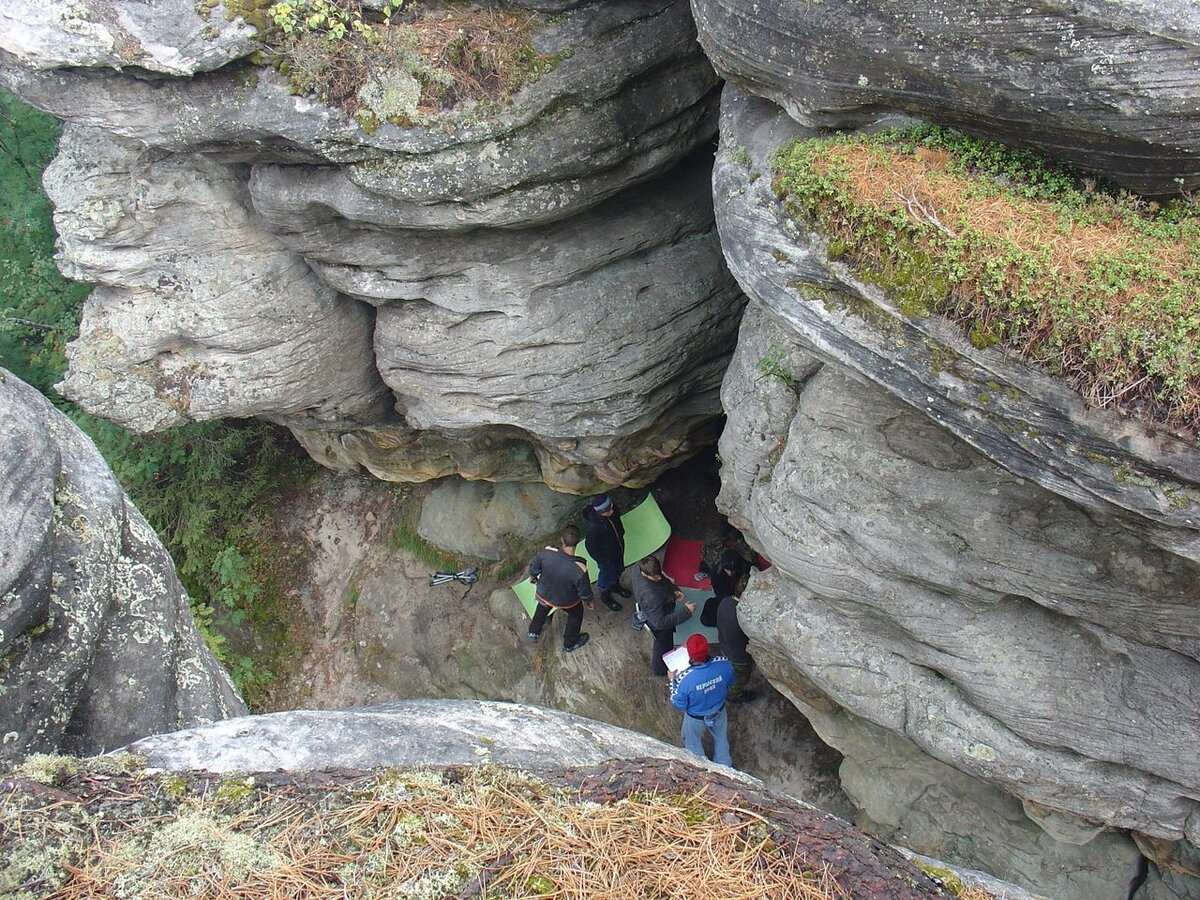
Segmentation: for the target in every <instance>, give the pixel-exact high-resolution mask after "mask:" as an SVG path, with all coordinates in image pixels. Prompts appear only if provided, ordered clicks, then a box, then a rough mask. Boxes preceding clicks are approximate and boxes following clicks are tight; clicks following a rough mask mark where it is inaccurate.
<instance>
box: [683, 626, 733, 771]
mask: <svg viewBox="0 0 1200 900" xmlns="http://www.w3.org/2000/svg"><path fill="white" fill-rule="evenodd" d="M684 646H685V647H687V654H688V662H690V663H691V665H690V666H688V667H687V668H686V669H684V670H683V672H682V673H681V674H680V675H679V676H678V677H676V678H673V679H672V681H671V705H672V706H674V707H675V708H676V709H680V710H683V732H682V735H683V746H684V747H686V748H687V749H688V750H690V751H691V752H692V753H695V754H696V755H697V756H704V755H705V754H704V744H703V739H704V732H705V729H707V730H708V731H711V732H712V736H713V762H716V763H720V764H721V765H723V766H732V765H733V760H732V759H731V758H730V756H729V719H728V716H727V715H726V713H725V697H726V696H727V695H728V694H729V688H730V687H731V686H732V685H733V681H734V673H733V664H732V663H731V662H730V661H729V660H727V659H725V658H724V657H721V656H711V655H710V654H709V650H708V638H706V637H705V636H704V635H702V634H693V635H692V636H691V637H689V638H688V639H687V642H686V643H685V644H684Z"/></svg>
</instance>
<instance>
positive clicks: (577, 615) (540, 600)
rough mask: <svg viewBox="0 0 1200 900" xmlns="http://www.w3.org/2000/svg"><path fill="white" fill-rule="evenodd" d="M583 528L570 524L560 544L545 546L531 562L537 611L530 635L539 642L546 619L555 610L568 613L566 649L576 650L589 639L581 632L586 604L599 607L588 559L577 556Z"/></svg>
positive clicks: (588, 606)
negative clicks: (594, 594)
mask: <svg viewBox="0 0 1200 900" xmlns="http://www.w3.org/2000/svg"><path fill="white" fill-rule="evenodd" d="M578 543H579V529H578V528H576V527H575V526H574V525H568V526H567V527H566V528H564V529H563V530H562V534H561V535H560V536H559V546H557V547H543V548H542V549H541V550H539V551H538V552H537V555H536V556H534V557H533V559H532V560H531V561H530V563H529V580H530V581H532V582H533V583H534V585H536V588H537V592H536V596H537V610H536V611H535V612H534V614H533V621H531V622H530V623H529V634H528V635H527V637H528V638H529V640H530V641H531V642H533V643H535V644H536V643H537V640H538V638H540V637H541V636H542V627H543V626H544V625H545V624H546V619H547V617H548V616H549V615H550V613H551V612H552V611H553V610H555V609H558V610H562V611H563V612H564V613H565V614H566V616H567V625H566V628H564V629H563V649H564V650H566V651H567V652H568V653H572V652H574V651H576V650H578V649H579V648H580V647H582V646H583V645H584V644H586V643H587V642H588V633H587V632H586V631H585V632H583V633H582V634H580V633H579V626H580V625H582V624H583V607H584V605H585V604H586V605H587V608H588V609H595V608H596V607H595V605H594V604H593V603H592V582H591V580H590V579H589V578H588V569H587V561H586V560H584V559H583V558H582V557H579V556H576V555H575V547H576V545H577V544H578Z"/></svg>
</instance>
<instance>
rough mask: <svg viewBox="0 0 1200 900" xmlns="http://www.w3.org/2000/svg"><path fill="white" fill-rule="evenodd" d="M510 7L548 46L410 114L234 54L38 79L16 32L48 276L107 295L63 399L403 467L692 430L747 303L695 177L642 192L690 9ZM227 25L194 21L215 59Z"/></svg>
mask: <svg viewBox="0 0 1200 900" xmlns="http://www.w3.org/2000/svg"><path fill="white" fill-rule="evenodd" d="M518 5H525V6H527V7H528V8H530V9H536V10H543V11H558V12H560V13H561V15H558V16H555V17H554V18H552V19H546V20H542V21H539V23H538V27H537V29H536V32H535V37H534V45H535V47H536V48H537V50H539V51H540V52H542V53H546V54H551V55H553V56H554V58H555V59H557V60H558V61H557V62H556V63H555V64H554V65H553V66H552V67H551V68H550V70H549V71H548V72H546V73H544V74H543V75H542V76H541V77H539V78H537V79H536V80H534V81H532V82H530V83H528V84H526V85H525V86H524V87H523V88H521V90H519V91H518V92H517V94H516V95H515V96H514V97H513V98H512V100H511V102H510V103H502V102H501V103H491V104H485V103H474V102H471V103H462V104H459V105H458V106H456V107H454V108H453V109H450V110H447V111H444V112H443V113H440V114H438V116H437V117H436V121H432V122H430V123H427V124H425V125H421V126H414V127H401V126H399V125H395V124H390V123H388V122H383V123H382V124H380V123H372V125H371V126H370V127H367V128H366V129H364V128H362V127H360V126H359V124H358V122H357V121H356V120H354V119H352V118H350V117H348V116H346V115H345V114H344V113H342V112H341V111H340V110H335V109H330V108H327V107H325V106H323V105H322V104H321V103H319V102H318V101H316V100H315V99H313V98H311V97H294V96H292V95H291V94H290V92H289V86H288V84H287V83H286V80H285V79H284V78H282V77H281V76H280V75H279V73H278V72H276V71H275V70H274V69H271V68H255V67H253V66H251V65H250V64H249V63H248V62H241V61H239V62H238V64H237V65H232V64H229V65H222V66H220V67H219V68H215V69H214V70H212V71H206V69H207V68H212V66H211V65H210V63H212V64H213V65H215V64H216V63H215V60H216V59H217V57H216V56H213V58H212V59H208V58H206V59H205V60H191V57H189V56H188V55H187V54H186V53H184V51H183V50H182V49H179V48H176V49H178V50H179V57H180V59H179V65H180V66H181V67H183V68H181V69H180V72H181V73H182V72H183V71H184V70H185V69H186V71H188V72H191V73H193V74H192V76H191V77H189V78H173V77H168V76H169V75H172V74H176V73H175V72H174V70H170V69H168V68H162V67H160V68H159V69H156V70H155V72H158V73H160V74H154V75H147V74H146V72H145V71H141V70H139V71H138V72H137V73H130V72H128V71H125V70H123V69H122V68H121V66H120V64H119V63H117V62H115V61H114V60H113V59H112V58H110V57H109V56H106V55H104V53H101V52H99V51H96V52H92V53H91V55H90V56H89V55H88V54H87V53H84V52H83V51H82V50H81V51H78V52H77V53H76V54H75V56H72V57H71V59H72V60H74V62H73V64H72V65H69V66H68V65H65V64H64V65H60V66H58V67H55V59H57V57H55V56H54V54H52V53H47V52H42V51H40V50H39V49H38V48H39V47H41V46H42V44H44V43H45V40H46V39H45V38H44V35H43V36H41V37H35V36H32V35H27V34H24V33H14V34H13V35H12V36H11V38H10V44H11V49H10V50H9V52H8V55H6V56H4V57H3V58H0V81H3V83H4V84H6V85H7V86H8V87H10V88H11V89H12V90H14V91H16V92H17V93H18V94H19V95H20V96H22V97H23V98H24V99H26V100H28V101H29V102H32V103H34V104H35V105H38V106H41V107H42V108H44V109H47V110H49V111H51V112H54V113H55V114H57V115H59V116H61V117H63V118H65V119H67V121H68V123H71V124H69V126H68V130H67V133H66V137H65V139H64V148H63V151H62V153H61V155H60V158H59V160H58V162H57V163H56V164H55V165H54V166H53V167H52V169H51V170H50V172H49V173H48V176H47V186H48V190H49V192H50V194H51V196H52V198H53V199H54V201H55V203H56V204H57V205H58V206H59V214H58V217H57V224H58V226H59V230H60V233H61V234H62V237H63V245H64V248H63V255H62V262H63V268H64V271H66V272H67V273H68V274H69V275H71V276H72V277H75V278H79V279H83V280H87V281H91V282H94V283H96V284H98V285H101V287H100V288H98V289H97V291H96V292H95V293H94V294H93V297H92V299H91V300H90V301H89V304H88V307H87V311H86V313H85V316H84V322H83V327H82V329H81V335H80V338H79V339H78V340H77V341H76V342H75V343H74V344H73V345H72V348H71V351H70V354H69V356H70V362H71V368H70V371H69V373H68V376H67V378H66V380H65V382H64V388H63V389H64V391H65V392H66V393H67V395H68V396H70V397H72V398H73V399H75V400H76V401H77V402H79V403H80V404H81V405H83V406H84V407H85V408H87V409H89V410H90V411H92V412H95V413H97V414H100V415H104V416H106V417H108V418H112V419H115V420H116V421H119V422H121V423H122V424H124V425H126V426H127V427H130V428H133V429H136V430H155V429H161V428H166V427H171V426H172V425H176V424H180V423H183V422H186V421H189V420H192V419H209V418H217V417H222V416H259V417H262V418H266V419H270V420H272V421H276V422H281V423H284V424H287V425H289V426H290V427H292V428H293V430H294V431H295V432H296V434H297V436H298V437H299V439H300V440H301V443H302V444H304V446H305V447H306V448H309V449H310V452H311V453H312V454H313V456H314V457H315V458H317V459H318V460H319V461H321V462H322V463H324V464H326V465H331V466H333V467H336V468H339V469H345V470H350V469H357V468H360V467H363V468H366V469H367V470H369V471H370V472H372V473H373V474H375V475H376V476H378V477H381V478H386V479H390V480H400V481H413V480H423V479H428V478H436V477H442V476H444V475H450V474H461V475H463V476H465V477H467V478H486V479H494V480H510V481H545V482H546V483H547V484H549V485H550V486H551V487H553V488H555V489H558V490H564V491H573V492H585V491H588V490H592V489H595V488H597V487H600V486H602V485H604V484H608V483H620V482H627V483H630V484H646V483H648V482H649V481H650V480H652V479H653V478H654V477H655V476H656V475H657V474H658V473H659V472H661V471H662V470H663V469H664V468H665V467H667V466H668V465H670V464H671V463H672V461H675V460H678V459H679V458H681V457H683V456H686V455H687V454H689V453H692V452H694V451H695V450H696V449H697V448H698V447H699V446H702V445H704V444H705V443H707V442H709V441H711V440H712V439H713V438H714V437H715V429H716V427H717V425H716V423H717V419H718V417H719V415H720V409H719V403H718V386H719V380H720V375H721V373H722V372H723V369H724V366H725V364H726V363H727V361H728V357H729V354H730V352H731V350H732V344H733V341H734V335H735V328H736V317H737V314H738V312H739V311H740V307H741V304H742V302H743V300H742V298H741V296H740V292H739V291H738V290H737V288H736V285H735V284H734V282H733V281H732V278H731V277H730V276H729V274H728V271H727V270H726V269H725V267H724V262H723V260H722V258H721V255H720V251H719V246H718V243H717V236H716V232H715V229H714V227H713V223H712V212H711V208H710V206H709V204H708V202H707V199H706V197H705V189H704V187H703V185H704V184H705V181H706V174H705V171H704V169H705V163H704V162H702V161H697V160H693V161H692V162H689V163H688V164H687V165H686V166H685V167H684V168H683V169H682V170H681V171H679V172H678V173H675V174H671V175H669V176H666V180H664V181H662V182H661V183H659V182H658V181H656V179H660V178H662V177H664V173H668V172H669V171H670V170H671V169H672V167H675V166H676V165H677V164H678V163H679V162H680V160H682V159H684V158H685V157H687V156H688V155H689V154H692V153H693V151H695V150H696V149H697V148H698V147H700V146H701V145H703V144H705V143H706V142H707V141H708V140H709V139H710V138H711V136H712V134H713V131H714V129H715V125H716V122H715V114H716V101H717V93H716V86H717V80H716V76H715V74H714V73H713V71H712V68H711V66H709V64H708V62H707V61H706V60H705V59H704V57H703V54H702V53H701V52H700V50H699V48H698V46H697V45H696V41H695V29H694V26H693V24H692V21H691V14H690V10H689V8H688V5H687V3H686V2H682V0H654V2H651V3H645V2H641V0H638V2H634V0H618V2H604V3H599V2H591V3H567V4H563V3H549V4H547V3H529V4H518ZM131 15H132V14H131ZM180 15H181V16H184V14H183V13H182V12H181V13H180ZM212 16H213V18H214V19H222V21H225V20H224V19H223V11H222V10H220V9H217V10H214V11H213V13H212ZM99 17H100V13H98V12H97V13H96V14H95V16H94V17H93V18H97V21H98V20H99ZM184 18H187V17H186V16H184ZM105 21H107V19H106V20H105ZM189 21H190V20H189ZM45 27H46V28H51V27H55V25H54V20H53V18H50V19H47V20H46V22H45ZM58 27H61V28H62V29H64V34H66V33H67V30H66V29H67V25H63V24H62V23H59V26H58ZM179 27H180V29H181V31H180V35H181V39H183V38H186V36H187V34H191V31H188V30H187V28H185V27H184V25H180V26H179ZM188 27H189V28H190V25H189V26H188ZM226 31H228V37H225V35H226ZM243 32H244V29H239V28H238V27H236V26H229V27H228V29H226V27H225V25H221V26H214V28H213V30H212V31H211V32H205V33H206V34H212V36H213V38H214V40H215V41H217V44H218V45H219V47H220V48H221V52H222V53H224V58H226V59H228V60H233V59H234V58H235V57H238V58H240V57H242V56H245V55H247V54H248V53H249V51H250V49H252V44H250V43H246V45H245V46H244V47H243V45H242V43H239V41H240V40H241V37H240V36H242V35H243ZM235 38H237V40H235ZM218 39H219V40H218ZM96 40H99V39H98V38H97V39H96ZM147 40H149V38H147ZM39 41H41V43H38V42H39ZM65 41H66V38H65V37H64V42H65ZM65 46H66V44H65V43H64V47H65ZM187 46H188V47H190V46H191V45H190V44H188V45H187ZM243 51H244V52H243ZM89 52H90V51H89ZM156 52H158V54H159V56H160V57H162V58H166V57H168V56H170V53H169V52H168V48H157V50H156ZM65 53H66V51H65V50H64V54H65ZM214 53H216V50H214ZM64 54H60V55H64ZM187 60H191V61H187ZM381 118H382V117H381ZM375 124H378V127H377V128H376V127H374V125H375ZM82 126H86V127H82ZM606 201H607V202H606ZM552 223H554V224H552ZM560 230H561V232H562V234H561V238H560V235H559V233H558V232H559V231H560ZM280 239H282V240H283V242H284V243H283V244H281V243H280ZM289 248H290V252H289ZM358 300H365V301H367V302H369V303H372V304H376V305H378V306H379V307H380V308H379V309H378V310H377V311H375V310H372V309H370V308H369V307H367V306H365V305H364V304H362V303H359V302H358ZM389 388H390V391H389Z"/></svg>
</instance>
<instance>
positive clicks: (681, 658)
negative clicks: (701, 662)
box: [663, 647, 692, 672]
mask: <svg viewBox="0 0 1200 900" xmlns="http://www.w3.org/2000/svg"><path fill="white" fill-rule="evenodd" d="M663 662H664V663H666V666H667V669H668V670H669V671H671V672H682V671H683V670H684V669H686V668H687V667H688V666H690V665H691V664H692V663H691V660H689V659H688V652H687V647H676V648H675V649H674V650H672V651H671V652H670V653H664V654H663Z"/></svg>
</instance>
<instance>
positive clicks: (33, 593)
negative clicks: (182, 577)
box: [0, 369, 246, 762]
mask: <svg viewBox="0 0 1200 900" xmlns="http://www.w3.org/2000/svg"><path fill="white" fill-rule="evenodd" d="M0 485H3V486H4V487H3V489H2V490H0V521H2V522H3V523H4V525H3V528H2V529H0V598H2V599H0V652H2V653H3V660H4V661H3V665H2V666H0V733H2V734H3V740H2V741H0V761H8V762H13V761H16V760H19V759H21V758H23V757H24V756H25V755H27V754H30V753H52V752H57V751H62V752H67V753H75V754H89V753H98V752H101V751H103V750H108V749H112V748H113V747H116V746H119V745H121V744H124V743H126V742H128V741H130V740H133V739H135V738H139V737H142V736H145V735H148V734H156V733H158V732H161V731H166V730H173V729H178V728H186V727H189V726H193V725H202V724H205V723H209V722H213V721H216V720H218V719H223V718H225V717H227V716H231V715H243V714H245V712H246V707H245V705H244V704H243V703H242V700H241V698H240V697H239V696H238V694H237V691H236V690H235V689H234V687H233V685H232V683H231V682H230V680H229V677H228V675H227V674H226V673H225V671H224V670H223V669H222V668H221V665H220V664H219V663H218V662H217V660H216V659H215V658H214V657H213V655H212V653H211V652H210V651H209V650H208V648H207V647H205V645H204V643H203V641H202V640H201V638H200V634H199V632H198V631H197V630H196V626H195V623H194V621H193V620H192V614H191V609H190V607H189V605H188V598H187V595H186V594H185V593H184V591H183V588H182V587H181V586H180V584H179V580H178V578H176V577H175V567H174V565H173V563H172V562H171V558H170V556H168V555H167V552H166V550H165V549H163V546H162V544H160V543H159V541H158V538H157V537H156V536H155V534H154V532H153V530H152V529H151V528H150V526H149V525H148V524H147V523H146V520H145V519H144V518H142V516H141V514H140V513H139V512H138V511H137V509H136V508H134V506H133V504H132V503H131V502H130V501H129V498H128V497H126V496H125V493H124V492H123V491H122V490H121V487H120V485H118V484H117V482H116V479H115V478H114V477H113V475H112V472H111V471H109V469H108V466H107V465H106V464H105V462H104V460H103V458H102V457H101V456H100V453H99V451H97V450H96V447H95V446H94V445H93V444H92V442H91V441H90V440H88V438H87V437H86V436H85V435H84V434H83V433H82V432H81V431H79V429H78V428H76V427H75V426H74V425H73V424H72V423H71V422H70V421H69V420H68V419H67V418H66V416H64V415H62V413H60V412H58V411H57V410H56V409H54V407H52V406H51V405H50V404H49V403H48V402H47V401H46V399H45V398H44V397H43V396H42V395H41V394H39V393H38V392H37V391H35V390H34V389H33V388H31V387H29V386H28V385H26V384H24V383H22V382H21V381H19V380H18V379H17V378H16V377H15V376H13V375H12V374H11V373H9V372H7V371H5V370H3V369H0Z"/></svg>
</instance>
